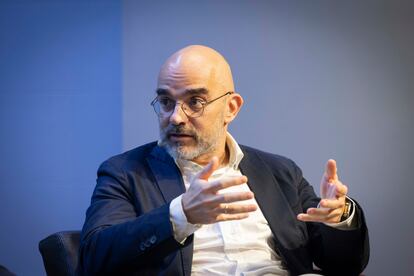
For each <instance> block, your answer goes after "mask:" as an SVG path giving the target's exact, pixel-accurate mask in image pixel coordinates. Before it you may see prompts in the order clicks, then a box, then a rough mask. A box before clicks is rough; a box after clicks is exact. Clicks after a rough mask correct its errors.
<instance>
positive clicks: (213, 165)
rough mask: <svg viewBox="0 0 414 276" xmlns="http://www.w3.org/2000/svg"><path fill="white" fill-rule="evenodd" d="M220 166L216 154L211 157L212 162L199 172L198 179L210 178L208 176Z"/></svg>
mask: <svg viewBox="0 0 414 276" xmlns="http://www.w3.org/2000/svg"><path fill="white" fill-rule="evenodd" d="M218 166H219V163H218V158H217V157H216V156H213V158H211V161H210V163H208V164H207V165H206V166H205V167H204V168H203V170H202V171H201V172H200V173H199V175H198V177H197V178H198V179H203V180H208V178H209V177H210V176H211V175H212V174H213V172H214V171H215V170H217V168H218Z"/></svg>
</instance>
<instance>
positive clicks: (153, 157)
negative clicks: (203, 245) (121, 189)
mask: <svg viewBox="0 0 414 276" xmlns="http://www.w3.org/2000/svg"><path fill="white" fill-rule="evenodd" d="M147 161H148V164H149V166H150V168H151V170H152V172H153V173H154V177H155V180H156V185H158V188H159V190H160V192H161V194H162V196H163V198H164V200H165V202H166V203H167V202H170V201H171V200H173V199H174V198H176V197H177V196H179V195H181V194H182V193H184V192H185V186H184V182H183V178H182V176H181V173H180V170H179V169H178V167H177V166H176V164H175V162H174V160H173V159H172V158H171V156H169V155H168V154H167V153H166V152H165V150H164V149H163V148H161V147H158V146H156V147H155V148H154V149H153V150H152V152H151V154H150V155H149V157H148V158H147ZM185 243H186V246H184V247H183V248H181V249H180V255H181V258H182V268H183V275H190V274H191V264H192V260H193V235H191V236H189V237H188V238H187V241H186V242H185Z"/></svg>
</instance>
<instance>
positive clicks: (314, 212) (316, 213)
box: [298, 159, 348, 223]
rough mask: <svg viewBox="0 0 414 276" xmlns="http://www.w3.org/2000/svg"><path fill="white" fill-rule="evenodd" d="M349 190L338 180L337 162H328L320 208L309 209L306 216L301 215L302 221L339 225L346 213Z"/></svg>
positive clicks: (323, 180) (322, 182)
mask: <svg viewBox="0 0 414 276" xmlns="http://www.w3.org/2000/svg"><path fill="white" fill-rule="evenodd" d="M347 192H348V188H347V187H346V186H345V185H344V184H342V183H341V181H339V179H338V174H337V168H336V162H335V160H332V159H330V160H328V162H327V163H326V170H325V173H324V174H323V177H322V180H321V197H322V199H321V201H320V203H319V206H320V207H319V208H309V209H308V210H307V211H306V214H299V215H298V219H299V220H301V221H314V222H324V223H337V222H339V221H340V220H341V216H342V214H343V212H344V206H345V197H346V194H347Z"/></svg>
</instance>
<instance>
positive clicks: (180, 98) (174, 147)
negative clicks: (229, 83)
mask: <svg viewBox="0 0 414 276" xmlns="http://www.w3.org/2000/svg"><path fill="white" fill-rule="evenodd" d="M157 92H158V93H159V94H160V95H159V97H162V98H163V99H164V100H166V99H167V100H168V99H169V100H174V101H177V102H178V103H177V104H176V105H175V108H174V110H173V111H172V113H171V114H169V115H165V116H162V115H161V116H160V117H159V126H160V141H161V145H162V146H164V147H165V148H166V149H167V151H168V152H169V153H170V155H172V156H173V157H175V158H180V159H186V160H194V159H196V158H199V157H200V156H202V155H205V154H209V153H212V152H214V151H217V148H218V147H219V146H220V141H222V139H224V137H225V133H226V131H225V127H224V125H225V123H224V116H223V114H224V105H225V99H223V100H221V99H219V100H218V101H217V102H214V103H212V104H211V105H207V106H206V107H205V108H204V111H203V113H202V115H201V116H200V117H196V118H193V117H192V116H191V115H190V111H187V114H189V115H190V116H188V115H187V114H186V113H185V112H184V111H183V109H182V104H183V103H189V104H190V103H191V102H194V101H201V102H208V101H210V100H211V99H213V97H212V96H211V95H215V94H216V93H213V92H211V91H210V90H208V89H207V88H205V87H197V88H195V87H194V86H193V87H183V89H180V91H179V92H177V91H171V90H166V89H158V91H157ZM161 94H162V95H161ZM214 98H215V97H214ZM220 100H221V102H220Z"/></svg>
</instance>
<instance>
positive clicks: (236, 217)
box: [216, 213, 249, 222]
mask: <svg viewBox="0 0 414 276" xmlns="http://www.w3.org/2000/svg"><path fill="white" fill-rule="evenodd" d="M248 217H249V213H243V214H219V215H218V216H217V217H216V222H218V221H227V220H241V219H245V218H248Z"/></svg>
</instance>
